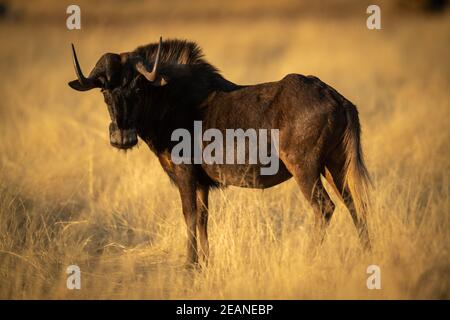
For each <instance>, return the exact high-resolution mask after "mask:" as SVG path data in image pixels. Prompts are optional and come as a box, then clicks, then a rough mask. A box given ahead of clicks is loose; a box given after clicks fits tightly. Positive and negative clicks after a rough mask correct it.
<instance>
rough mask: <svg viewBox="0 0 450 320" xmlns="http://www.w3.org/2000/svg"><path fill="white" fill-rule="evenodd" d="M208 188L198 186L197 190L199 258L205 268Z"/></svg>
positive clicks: (207, 246)
mask: <svg viewBox="0 0 450 320" xmlns="http://www.w3.org/2000/svg"><path fill="white" fill-rule="evenodd" d="M208 193H209V192H208V187H205V186H199V187H198V189H197V227H198V232H199V238H200V252H199V253H200V256H201V258H202V259H201V260H202V262H203V263H204V265H205V266H207V265H208V257H209V243H208Z"/></svg>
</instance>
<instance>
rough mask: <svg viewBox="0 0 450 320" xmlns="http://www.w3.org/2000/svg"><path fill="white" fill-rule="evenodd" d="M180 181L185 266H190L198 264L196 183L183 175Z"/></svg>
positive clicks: (187, 175) (186, 175)
mask: <svg viewBox="0 0 450 320" xmlns="http://www.w3.org/2000/svg"><path fill="white" fill-rule="evenodd" d="M180 180H181V181H178V189H179V191H180V196H181V205H182V208H183V215H184V220H185V222H186V226H187V238H188V241H187V264H188V265H191V266H192V265H195V264H197V262H198V256H197V199H196V181H195V180H194V179H191V178H190V177H189V174H184V176H183V177H182V178H181V179H180Z"/></svg>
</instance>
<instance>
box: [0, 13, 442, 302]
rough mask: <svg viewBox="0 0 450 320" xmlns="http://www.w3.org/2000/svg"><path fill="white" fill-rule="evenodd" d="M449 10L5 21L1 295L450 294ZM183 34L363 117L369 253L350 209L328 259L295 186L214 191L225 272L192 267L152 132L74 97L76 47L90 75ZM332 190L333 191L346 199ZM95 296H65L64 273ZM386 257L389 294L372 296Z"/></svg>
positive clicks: (215, 228)
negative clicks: (116, 132) (326, 90)
mask: <svg viewBox="0 0 450 320" xmlns="http://www.w3.org/2000/svg"><path fill="white" fill-rule="evenodd" d="M449 25H450V24H449V23H448V18H447V17H446V16H444V17H440V18H434V19H428V20H427V19H423V18H417V17H416V18H414V19H412V20H399V21H395V20H392V21H386V27H385V28H384V30H383V31H379V32H378V31H373V32H372V31H368V30H367V29H366V28H365V24H364V20H363V19H362V20H361V19H350V20H330V21H325V20H317V21H315V20H306V21H293V20H288V21H284V20H283V19H275V20H267V21H258V22H254V23H251V22H244V21H234V22H233V23H227V22H225V21H224V22H218V23H215V24H214V25H213V26H212V25H210V23H207V22H198V23H195V22H192V23H190V24H184V23H183V24H181V23H180V24H177V23H176V22H174V21H171V22H170V23H169V22H167V23H165V22H164V21H159V22H158V23H153V24H152V23H151V22H150V23H148V24H144V23H139V24H134V25H127V26H121V27H120V28H114V27H112V26H111V25H108V26H102V25H95V26H91V27H86V28H85V29H82V31H80V32H68V31H67V30H65V29H64V25H62V26H59V27H58V26H55V25H54V24H51V25H42V26H41V27H39V28H36V27H34V28H33V27H32V26H31V25H22V24H15V23H11V22H8V23H6V22H5V23H3V24H1V25H0V35H1V38H2V39H3V41H2V49H1V50H0V70H1V71H2V75H3V81H2V86H0V96H1V97H2V100H1V102H0V297H1V298H16V299H17V298H19V299H20V298H32V299H35V298H132V299H137V298H171V299H177V298H207V299H208V298H256V299H258V298H287V299H310V298H327V299H330V298H362V299H371V298H442V297H446V298H449V292H450V291H449V290H450V289H449V288H450V286H449V283H448V281H449V280H448V279H449V277H448V274H449V272H450V261H449V258H450V253H449V232H448V231H449V228H450V221H449V210H450V205H449V190H450V189H449V169H450V166H449V165H450V161H449V155H450V154H449V144H448V141H449V138H450V137H449V129H448V119H449V115H450V110H449V98H448V92H449V89H450V88H449V84H450V75H449V63H448V57H447V55H448V34H449V31H450V30H449ZM160 34H162V35H163V36H164V37H165V38H168V37H181V38H189V39H192V40H195V41H197V42H198V43H199V44H200V45H201V46H202V47H203V48H204V51H205V53H206V57H207V58H208V60H209V61H211V62H212V63H213V64H215V65H216V66H217V67H219V68H220V69H221V70H223V74H224V75H225V76H226V77H227V78H229V79H230V80H232V81H236V82H238V83H256V82H263V81H271V80H278V79H281V78H282V77H283V76H284V75H285V74H287V73H291V72H296V73H303V74H314V75H316V76H318V77H319V78H321V79H322V80H324V81H325V82H327V83H329V84H330V85H332V86H334V87H335V88H337V89H338V90H339V91H340V92H341V93H342V94H344V95H345V96H346V97H347V98H348V99H350V100H351V101H352V102H354V103H355V104H356V105H357V106H358V108H359V110H360V118H361V122H362V125H363V146H364V150H365V154H366V159H367V164H368V168H369V171H370V172H371V173H372V176H373V180H374V190H373V192H372V200H373V201H372V206H373V210H372V212H370V216H369V223H370V230H371V235H372V238H373V244H374V252H373V253H372V254H365V253H363V252H362V250H361V248H360V246H359V243H358V240H357V236H356V232H355V229H354V227H353V225H352V222H351V219H350V217H349V215H348V213H347V211H346V210H345V209H344V208H343V207H342V206H341V205H340V203H338V204H339V205H338V208H337V210H336V212H335V215H334V216H333V219H332V222H331V225H330V227H329V232H328V235H327V239H326V241H325V242H324V244H323V246H322V247H321V248H320V250H319V252H318V254H317V255H316V256H314V257H311V256H310V255H309V253H308V252H307V249H306V243H307V241H308V237H309V225H310V222H311V220H312V212H311V210H310V208H309V206H308V205H307V203H306V202H305V200H304V199H303V197H302V195H301V194H300V191H299V189H298V187H297V186H296V184H295V182H294V181H289V182H287V183H284V184H282V185H280V186H277V187H275V188H273V189H268V190H265V191H260V190H245V189H238V188H229V189H226V190H223V191H214V192H213V193H212V195H211V199H210V203H211V212H210V226H209V233H210V243H211V255H212V256H211V264H210V266H209V268H208V269H206V270H203V271H201V272H191V271H187V270H185V268H184V267H183V263H184V260H185V226H184V221H183V217H182V214H181V206H180V202H179V199H178V192H177V191H176V189H175V187H173V186H172V185H171V184H170V182H169V179H168V178H167V177H166V176H165V174H164V172H163V171H162V169H161V168H160V166H159V163H158V161H157V160H156V158H155V156H154V155H153V154H151V152H150V151H149V150H148V148H147V147H146V146H145V144H144V143H143V142H142V141H140V143H139V146H138V148H136V149H134V150H132V151H130V152H127V153H124V152H119V151H117V150H114V149H113V148H111V147H110V146H109V141H108V135H107V125H108V121H109V120H108V115H107V110H106V107H105V105H104V103H103V101H102V97H101V95H100V94H99V93H98V92H89V93H84V94H81V93H77V92H74V91H72V90H70V89H69V87H68V86H67V84H66V83H67V82H68V81H69V80H72V79H73V78H74V77H75V75H74V72H73V69H72V65H71V61H70V51H69V43H70V42H72V41H73V42H75V43H76V45H77V48H78V52H79V55H80V60H81V61H80V62H81V64H82V66H83V68H84V69H85V72H88V70H89V68H91V67H92V66H93V65H94V63H95V62H96V60H97V59H98V57H99V56H100V54H102V53H103V52H108V51H113V52H114V51H117V52H121V51H126V50H132V49H134V48H135V47H136V46H138V45H140V44H144V43H147V42H151V41H156V39H157V38H158V36H159V35H160ZM333 199H336V197H334V196H333ZM71 264H76V265H79V266H80V268H81V271H82V289H81V290H68V289H67V288H66V277H67V275H66V273H65V270H66V267H67V266H69V265H71ZM370 264H377V265H379V266H380V267H381V271H382V289H381V290H368V289H367V287H366V279H367V274H366V268H367V266H368V265H370Z"/></svg>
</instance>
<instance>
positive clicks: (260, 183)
mask: <svg viewBox="0 0 450 320" xmlns="http://www.w3.org/2000/svg"><path fill="white" fill-rule="evenodd" d="M72 53H73V62H74V67H75V72H76V74H77V79H76V80H73V81H71V82H69V85H70V87H72V88H73V89H75V90H78V91H85V90H90V89H93V88H100V89H101V91H102V93H103V95H104V99H105V102H106V104H107V106H108V110H109V114H110V117H111V124H110V127H109V130H110V142H111V145H112V146H114V147H116V148H120V149H128V148H132V147H133V146H135V145H136V144H137V141H138V139H137V137H138V136H139V137H141V139H142V140H143V141H145V142H146V143H147V145H148V146H149V147H150V149H151V150H152V151H153V152H154V153H155V154H156V155H157V157H158V158H159V161H160V163H161V165H162V167H163V168H164V170H165V171H166V172H167V174H168V175H169V176H170V178H171V180H172V181H173V182H174V183H175V185H176V186H177V187H178V189H179V192H180V195H181V202H182V209H183V214H184V218H185V221H186V225H187V231H188V256H187V258H188V263H190V264H195V263H197V262H198V254H197V228H198V233H199V240H200V250H199V252H200V254H201V255H202V256H203V259H204V261H207V257H208V254H209V245H208V236H207V221H208V192H209V190H210V188H212V187H221V186H227V185H235V186H241V187H253V188H267V187H271V186H274V185H276V184H279V183H281V182H283V181H285V180H287V179H289V178H290V177H292V176H294V178H295V180H296V182H297V183H298V185H299V187H300V190H301V191H302V193H303V194H304V196H305V197H306V198H307V199H308V200H309V202H310V204H311V205H312V207H313V209H314V212H315V226H316V227H317V234H318V235H319V238H317V239H318V241H321V239H323V235H324V232H325V227H326V226H327V225H328V223H329V221H330V218H331V216H332V214H333V211H334V208H335V206H334V204H333V202H332V201H331V199H330V197H329V195H328V194H327V192H326V190H325V189H324V187H323V185H322V182H321V179H320V177H321V175H324V176H325V177H326V179H327V180H328V181H329V182H330V184H331V185H332V186H333V187H334V190H335V191H336V192H337V193H338V194H339V195H340V197H341V199H342V200H343V201H344V203H345V204H346V206H347V208H348V210H349V211H350V214H351V217H352V218H353V221H354V223H355V225H356V228H357V231H358V234H359V236H360V239H361V242H362V244H363V245H364V246H365V247H366V248H368V247H370V242H369V235H368V231H367V224H366V212H367V185H368V182H369V176H368V172H367V170H366V167H365V165H364V162H363V157H362V150H361V145H360V124H359V119H358V111H357V109H356V107H355V106H354V105H353V104H352V103H351V102H350V101H348V100H347V99H345V98H344V97H343V96H342V95H340V94H339V93H338V92H337V91H336V90H334V89H333V88H331V87H330V86H328V85H327V84H325V83H324V82H322V81H321V80H319V79H318V78H316V77H313V76H303V75H299V74H289V75H287V76H285V77H284V78H283V79H282V80H280V81H277V82H270V83H263V84H258V85H249V86H241V85H236V84H234V83H232V82H230V81H228V80H226V79H225V78H224V77H222V76H221V75H220V73H219V72H218V70H217V69H216V68H215V67H213V66H212V65H211V64H209V63H208V62H207V61H206V60H205V59H204V58H203V54H202V52H201V50H200V48H199V47H198V46H197V45H196V44H195V43H193V42H188V41H181V40H168V41H164V42H162V41H161V39H160V41H159V43H154V44H149V45H146V46H141V47H138V48H137V49H135V50H134V51H131V52H126V53H120V54H115V53H106V54H104V55H103V56H102V57H101V58H100V59H99V60H98V62H97V64H96V65H95V67H94V69H93V70H92V71H91V73H90V74H89V76H88V77H85V76H84V75H83V72H82V71H81V68H80V65H79V63H78V59H77V55H76V52H75V48H74V47H73V45H72ZM196 120H197V121H202V124H203V129H205V130H206V129H208V128H218V129H219V130H225V129H226V128H243V129H248V128H255V129H278V130H279V153H278V155H279V160H280V165H279V170H278V172H277V173H276V174H274V175H261V174H260V167H261V164H248V165H245V166H244V167H245V169H244V170H242V165H230V164H205V163H203V164H185V163H183V164H177V165H176V164H174V162H173V161H172V159H171V150H172V148H173V147H174V145H175V142H174V141H171V133H172V132H173V131H174V130H175V129H178V128H185V129H187V130H189V131H192V128H193V122H194V121H196Z"/></svg>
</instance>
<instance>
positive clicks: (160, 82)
mask: <svg viewBox="0 0 450 320" xmlns="http://www.w3.org/2000/svg"><path fill="white" fill-rule="evenodd" d="M168 82H169V81H168V78H167V77H165V76H163V75H161V74H158V75H157V76H156V79H155V80H154V81H153V82H151V84H152V85H153V86H155V87H162V86H165V85H166V84H167V83H168Z"/></svg>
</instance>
